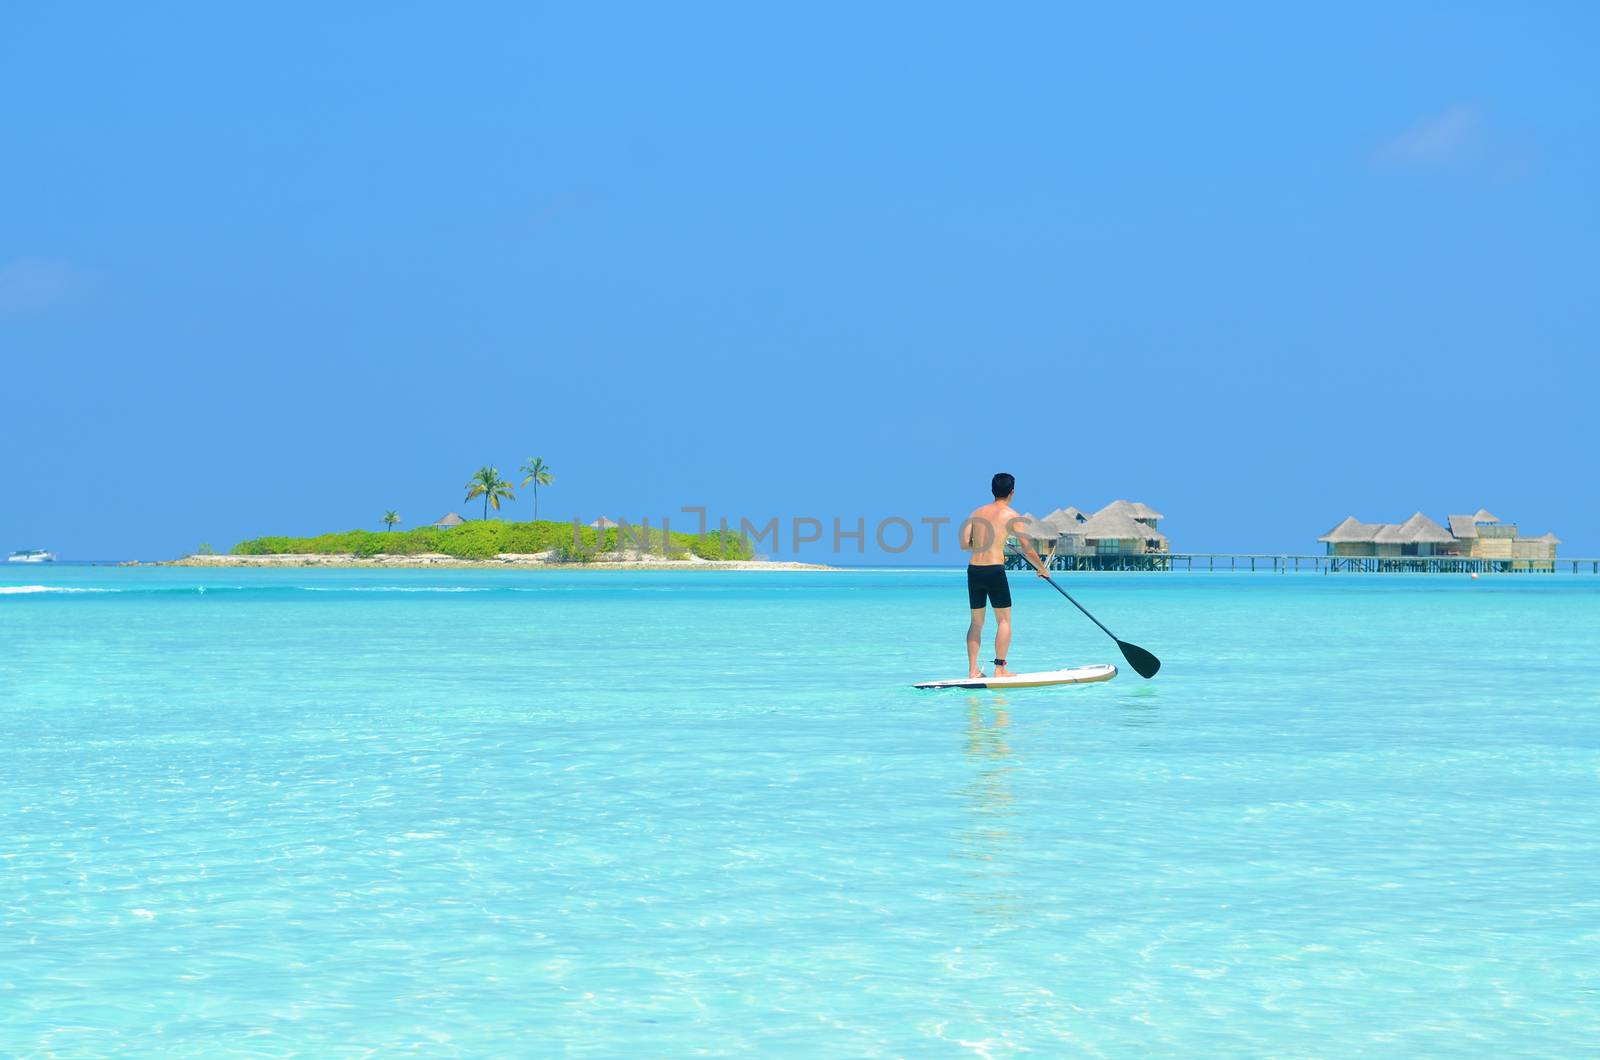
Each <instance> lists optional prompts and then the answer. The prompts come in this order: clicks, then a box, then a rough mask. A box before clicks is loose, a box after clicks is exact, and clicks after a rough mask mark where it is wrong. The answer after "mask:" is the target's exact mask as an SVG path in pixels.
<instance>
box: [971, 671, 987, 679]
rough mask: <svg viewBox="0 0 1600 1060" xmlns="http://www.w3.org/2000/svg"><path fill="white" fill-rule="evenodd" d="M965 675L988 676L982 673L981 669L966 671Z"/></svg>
mask: <svg viewBox="0 0 1600 1060" xmlns="http://www.w3.org/2000/svg"><path fill="white" fill-rule="evenodd" d="M967 676H968V677H988V676H989V675H988V674H986V673H984V672H983V671H982V670H970V671H968V673H967Z"/></svg>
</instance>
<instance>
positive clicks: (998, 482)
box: [989, 471, 1017, 500]
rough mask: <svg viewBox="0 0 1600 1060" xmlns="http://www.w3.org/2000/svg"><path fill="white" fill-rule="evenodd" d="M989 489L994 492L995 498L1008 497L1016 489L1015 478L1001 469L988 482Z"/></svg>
mask: <svg viewBox="0 0 1600 1060" xmlns="http://www.w3.org/2000/svg"><path fill="white" fill-rule="evenodd" d="M989 491H990V492H991V493H993V494H994V499H995V500H999V499H1000V498H1001V497H1009V496H1011V495H1012V494H1013V493H1015V492H1016V491H1017V480H1016V479H1014V478H1012V477H1011V476H1010V475H1008V474H1006V473H1005V472H1004V471H1002V472H1000V474H998V475H996V476H995V477H994V480H993V481H992V482H990V483H989Z"/></svg>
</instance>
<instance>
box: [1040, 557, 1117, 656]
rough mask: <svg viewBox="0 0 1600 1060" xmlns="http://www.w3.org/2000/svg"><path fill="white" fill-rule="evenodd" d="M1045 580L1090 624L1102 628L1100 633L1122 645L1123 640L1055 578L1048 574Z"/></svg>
mask: <svg viewBox="0 0 1600 1060" xmlns="http://www.w3.org/2000/svg"><path fill="white" fill-rule="evenodd" d="M1044 580H1045V581H1047V582H1049V583H1050V588H1052V589H1054V590H1055V591H1056V592H1058V593H1060V594H1061V595H1062V596H1065V597H1066V598H1067V600H1068V602H1070V603H1071V604H1072V606H1073V607H1076V608H1077V609H1078V610H1079V611H1082V612H1083V617H1084V618H1087V619H1088V620H1089V621H1090V622H1093V623H1094V624H1095V625H1097V626H1099V627H1100V632H1102V633H1104V634H1105V635H1106V636H1108V637H1110V638H1111V639H1112V640H1114V641H1116V642H1117V643H1118V644H1121V643H1122V638H1121V637H1119V636H1117V635H1116V634H1115V633H1113V632H1111V631H1110V630H1109V629H1107V628H1106V627H1105V623H1103V622H1101V621H1100V620H1099V619H1098V618H1095V617H1094V616H1093V615H1091V614H1090V613H1089V609H1088V608H1086V607H1084V606H1083V605H1082V604H1080V603H1078V601H1076V600H1074V599H1072V594H1071V593H1069V592H1067V591H1066V590H1065V589H1063V588H1061V586H1059V585H1057V584H1056V582H1055V579H1054V578H1052V577H1050V576H1049V575H1048V574H1047V575H1045V579H1044Z"/></svg>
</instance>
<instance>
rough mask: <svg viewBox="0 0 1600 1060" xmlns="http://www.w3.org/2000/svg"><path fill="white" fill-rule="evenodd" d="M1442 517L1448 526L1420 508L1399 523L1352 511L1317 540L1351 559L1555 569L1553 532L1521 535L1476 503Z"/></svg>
mask: <svg viewBox="0 0 1600 1060" xmlns="http://www.w3.org/2000/svg"><path fill="white" fill-rule="evenodd" d="M1446 522H1447V523H1448V524H1449V525H1448V528H1447V527H1445V526H1441V525H1439V524H1438V523H1436V522H1434V521H1433V520H1432V519H1430V518H1428V517H1427V516H1426V515H1423V514H1422V513H1421V512H1417V513H1416V514H1414V515H1412V516H1411V518H1409V519H1407V520H1406V521H1405V522H1403V523H1363V522H1360V521H1359V520H1357V519H1356V517H1355V516H1353V515H1352V516H1348V517H1346V518H1345V520H1344V521H1343V522H1341V523H1340V524H1339V525H1338V526H1335V527H1334V528H1333V529H1332V530H1329V531H1328V532H1327V533H1326V534H1323V535H1322V536H1321V537H1319V538H1317V540H1318V541H1321V542H1322V543H1323V544H1325V545H1326V546H1327V550H1328V555H1330V556H1339V557H1350V558H1352V559H1363V558H1378V559H1384V558H1395V559H1401V558H1404V557H1412V556H1414V557H1418V558H1419V559H1426V558H1429V557H1439V558H1446V557H1448V558H1458V559H1468V560H1487V561H1496V562H1495V566H1496V567H1499V568H1501V569H1505V570H1553V569H1555V559H1556V545H1558V544H1560V543H1561V542H1560V539H1559V538H1557V537H1556V536H1555V535H1554V534H1544V535H1541V536H1539V537H1523V536H1521V535H1520V534H1518V532H1517V524H1516V523H1504V522H1501V521H1500V520H1499V519H1497V518H1496V517H1495V516H1493V515H1491V514H1490V513H1489V512H1487V511H1485V510H1484V509H1482V508H1480V509H1478V511H1477V512H1476V513H1474V514H1472V515H1451V516H1447V517H1446ZM1500 561H1503V562H1500Z"/></svg>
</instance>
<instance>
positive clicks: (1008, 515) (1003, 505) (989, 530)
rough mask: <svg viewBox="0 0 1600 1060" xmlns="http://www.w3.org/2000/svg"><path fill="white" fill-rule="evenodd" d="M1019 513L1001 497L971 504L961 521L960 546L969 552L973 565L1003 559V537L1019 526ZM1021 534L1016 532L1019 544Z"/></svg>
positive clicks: (1004, 547) (1004, 541) (1004, 554)
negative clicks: (969, 509) (996, 499)
mask: <svg viewBox="0 0 1600 1060" xmlns="http://www.w3.org/2000/svg"><path fill="white" fill-rule="evenodd" d="M1021 523H1022V516H1020V515H1018V514H1017V513H1016V512H1015V511H1014V510H1013V509H1012V507H1011V505H1010V504H1008V503H1007V502H1006V501H1004V500H998V501H991V502H990V503H988V504H985V505H982V506H981V507H978V508H974V509H973V510H972V514H971V515H969V516H967V521H966V522H965V523H964V524H963V525H962V542H961V547H962V548H964V549H966V550H967V551H969V552H971V553H972V559H971V560H970V562H971V563H972V565H973V566H974V567H983V566H988V565H990V564H994V563H1004V562H1005V561H1006V537H1007V536H1008V535H1010V534H1013V533H1017V532H1018V531H1019V530H1020V529H1021ZM1024 540H1025V538H1023V537H1022V535H1021V534H1018V537H1017V541H1018V543H1019V544H1020V543H1021V542H1023V541H1024Z"/></svg>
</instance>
